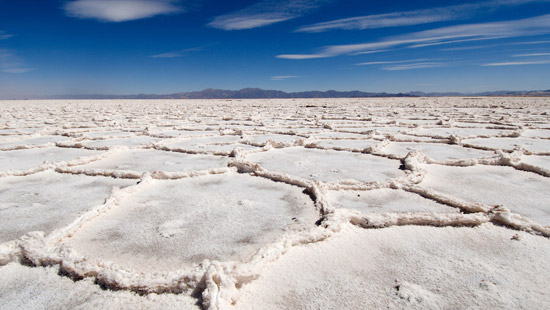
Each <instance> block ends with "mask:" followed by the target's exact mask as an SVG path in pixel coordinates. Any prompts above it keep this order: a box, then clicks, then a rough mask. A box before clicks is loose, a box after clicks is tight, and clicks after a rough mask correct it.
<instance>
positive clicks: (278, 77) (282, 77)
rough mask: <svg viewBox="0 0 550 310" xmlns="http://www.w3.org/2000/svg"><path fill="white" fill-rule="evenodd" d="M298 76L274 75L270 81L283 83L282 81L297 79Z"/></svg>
mask: <svg viewBox="0 0 550 310" xmlns="http://www.w3.org/2000/svg"><path fill="white" fill-rule="evenodd" d="M297 77H299V76H297V75H276V76H272V77H271V80H272V81H283V80H287V79H294V78H297Z"/></svg>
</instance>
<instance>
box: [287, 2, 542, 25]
mask: <svg viewBox="0 0 550 310" xmlns="http://www.w3.org/2000/svg"><path fill="white" fill-rule="evenodd" d="M548 1H550V0H493V1H484V2H479V3H467V4H461V5H453V6H447V7H440V8H433V9H424V10H415V11H405V12H392V13H386V14H376V15H366V16H357V17H350V18H343V19H337V20H332V21H327V22H322V23H316V24H312V25H306V26H302V27H300V28H298V29H297V30H296V31H297V32H310V33H311V32H324V31H329V30H336V29H339V30H363V29H375V28H385V27H397V26H412V25H420V24H428V23H434V22H441V21H451V20H460V19H467V18H471V17H474V16H476V15H479V14H482V13H487V12H490V11H493V10H496V9H498V8H500V7H502V6H514V5H521V4H527V3H531V2H548Z"/></svg>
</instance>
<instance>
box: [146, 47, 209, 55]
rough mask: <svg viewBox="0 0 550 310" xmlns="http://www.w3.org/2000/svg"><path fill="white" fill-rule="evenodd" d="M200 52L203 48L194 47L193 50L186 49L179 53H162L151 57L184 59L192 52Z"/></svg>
mask: <svg viewBox="0 0 550 310" xmlns="http://www.w3.org/2000/svg"><path fill="white" fill-rule="evenodd" d="M199 51H202V48H200V47H193V48H186V49H183V50H179V51H173V52H166V53H160V54H156V55H152V56H151V57H152V58H176V57H183V56H185V55H187V54H189V53H191V52H199Z"/></svg>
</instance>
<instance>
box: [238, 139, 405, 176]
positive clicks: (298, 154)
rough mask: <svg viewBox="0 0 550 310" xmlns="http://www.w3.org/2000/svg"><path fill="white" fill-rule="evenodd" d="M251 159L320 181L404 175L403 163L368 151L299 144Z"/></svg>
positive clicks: (249, 158) (273, 169)
mask: <svg viewBox="0 0 550 310" xmlns="http://www.w3.org/2000/svg"><path fill="white" fill-rule="evenodd" d="M247 159H248V160H249V161H251V162H254V163H258V164H260V165H261V166H262V167H263V168H265V169H267V170H272V171H281V172H286V173H289V174H293V175H296V176H299V177H302V178H308V179H313V180H320V181H336V180H341V179H355V180H358V181H363V182H369V181H383V180H385V179H389V178H395V177H399V176H403V175H404V174H403V173H402V172H401V171H399V169H398V168H399V162H397V161H392V160H389V159H386V158H381V157H376V156H372V155H368V154H355V153H348V152H337V151H328V150H314V149H304V148H299V147H297V148H284V149H276V150H270V151H268V152H265V153H255V154H252V155H250V156H248V158H247Z"/></svg>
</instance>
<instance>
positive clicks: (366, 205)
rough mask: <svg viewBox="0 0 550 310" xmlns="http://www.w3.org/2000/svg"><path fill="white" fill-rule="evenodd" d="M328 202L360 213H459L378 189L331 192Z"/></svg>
mask: <svg viewBox="0 0 550 310" xmlns="http://www.w3.org/2000/svg"><path fill="white" fill-rule="evenodd" d="M327 197H328V199H329V202H330V203H331V205H332V206H334V207H336V208H345V209H351V210H357V211H360V212H361V213H387V212H436V213H437V212H439V213H453V212H459V210H458V209H456V208H452V207H449V206H446V205H443V204H440V203H437V202H435V201H432V200H429V199H426V198H423V197H421V196H419V195H417V194H413V193H409V192H406V191H403V190H395V189H389V188H384V189H378V190H370V191H331V192H329V193H328V194H327Z"/></svg>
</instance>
